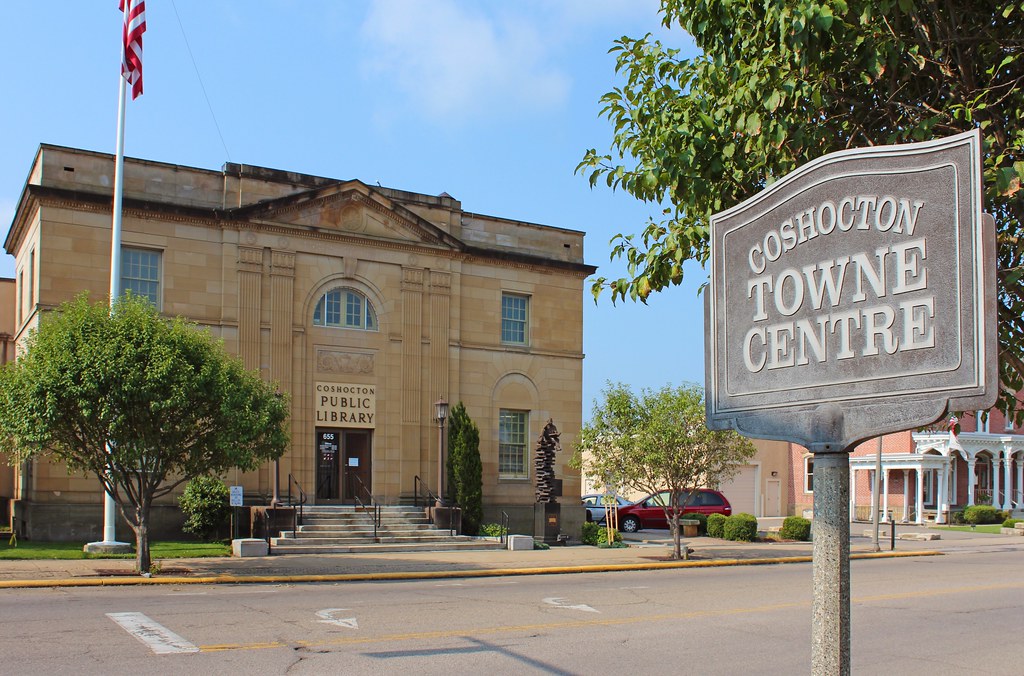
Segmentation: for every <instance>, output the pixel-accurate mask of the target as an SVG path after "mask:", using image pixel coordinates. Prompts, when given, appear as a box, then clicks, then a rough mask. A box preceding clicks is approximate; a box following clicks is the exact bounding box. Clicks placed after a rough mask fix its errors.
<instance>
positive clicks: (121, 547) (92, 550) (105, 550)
mask: <svg viewBox="0 0 1024 676" xmlns="http://www.w3.org/2000/svg"><path fill="white" fill-rule="evenodd" d="M82 551H83V552H85V553H86V554H130V553H131V551H132V545H131V543H130V542H90V543H89V544H87V545H85V546H84V547H82Z"/></svg>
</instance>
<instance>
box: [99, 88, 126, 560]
mask: <svg viewBox="0 0 1024 676" xmlns="http://www.w3.org/2000/svg"><path fill="white" fill-rule="evenodd" d="M117 79H118V80H120V84H119V85H118V92H119V94H118V99H117V145H116V148H117V150H116V156H115V159H114V219H113V225H112V227H111V232H110V309H111V311H113V309H114V303H115V301H116V300H117V298H118V297H119V296H120V295H121V288H120V287H121V203H122V201H123V198H124V111H125V108H126V106H125V102H126V100H127V98H128V96H127V90H128V87H127V85H128V81H127V80H125V79H124V77H123V76H121V75H120V74H118V78H117ZM107 455H108V456H109V455H110V442H109V441H108V442H107ZM111 479H113V477H111ZM103 542H104V543H106V544H112V545H117V544H122V543H119V542H118V541H117V505H116V504H115V502H114V496H113V495H111V494H110V491H108V490H104V492H103Z"/></svg>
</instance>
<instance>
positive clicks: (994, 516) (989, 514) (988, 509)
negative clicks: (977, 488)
mask: <svg viewBox="0 0 1024 676" xmlns="http://www.w3.org/2000/svg"><path fill="white" fill-rule="evenodd" d="M1001 516H1002V515H1001V514H1000V511H999V510H998V509H996V508H995V507H993V506H992V505H971V506H969V507H965V508H964V520H965V521H967V523H970V524H983V523H1000V522H1001V521H1002V520H1003V519H1002V518H1000V517H1001ZM1004 518H1005V517H1004Z"/></svg>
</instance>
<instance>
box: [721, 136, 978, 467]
mask: <svg viewBox="0 0 1024 676" xmlns="http://www.w3.org/2000/svg"><path fill="white" fill-rule="evenodd" d="M980 144H981V138H980V134H979V133H978V132H977V131H974V132H968V133H965V134H960V135H957V136H953V137H949V138H945V139H939V140H935V141H929V142H924V143H913V144H907V145H898V146H880V147H872V148H864V149H856V150H846V151H841V152H837V153H833V154H830V155H826V156H824V157H821V158H818V159H817V160H814V161H812V162H810V163H808V164H806V165H804V166H803V167H801V168H799V169H797V170H796V171H794V172H793V173H791V174H789V175H787V176H785V177H783V178H781V179H780V180H778V181H777V182H775V183H773V184H772V185H770V186H769V187H767V188H766V189H765V190H763V191H762V192H761V193H759V194H757V195H755V196H754V197H751V198H750V199H748V200H747V201H745V202H743V203H741V204H738V205H737V206H735V207H733V208H731V209H729V210H727V211H724V212H721V213H718V214H715V215H714V216H712V217H711V221H710V237H711V281H710V287H709V289H708V292H707V298H706V300H705V321H706V326H707V327H708V339H707V344H706V369H707V372H706V376H707V386H706V398H707V418H708V426H709V427H710V428H712V429H725V428H735V429H736V430H738V431H739V432H741V433H743V434H746V435H749V436H752V437H760V438H767V439H779V440H784V441H791V442H795V443H798V444H801V445H803V446H805V447H807V448H808V449H810V450H811V451H813V452H815V453H829V452H842V451H846V450H852V448H853V446H854V445H855V444H856V443H858V442H860V441H863V440H864V439H867V438H870V437H873V436H878V435H882V434H886V433H889V432H896V431H900V430H906V429H910V428H913V427H919V426H922V425H927V424H930V423H933V422H935V421H936V420H938V419H939V418H941V417H942V416H943V415H944V414H945V412H946V411H947V410H979V409H987V408H990V407H991V406H992V405H993V404H994V403H995V397H996V394H997V389H998V388H997V384H998V380H997V362H996V320H995V228H994V223H992V221H991V218H990V217H986V218H985V222H983V219H982V211H981V160H980V154H981V149H980Z"/></svg>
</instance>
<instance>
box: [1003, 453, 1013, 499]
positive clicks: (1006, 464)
mask: <svg viewBox="0 0 1024 676" xmlns="http://www.w3.org/2000/svg"><path fill="white" fill-rule="evenodd" d="M1012 491H1013V458H1011V457H1010V449H1009V448H1004V449H1003V507H1002V508H1003V509H1005V510H1007V511H1009V510H1011V509H1013V492H1012Z"/></svg>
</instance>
